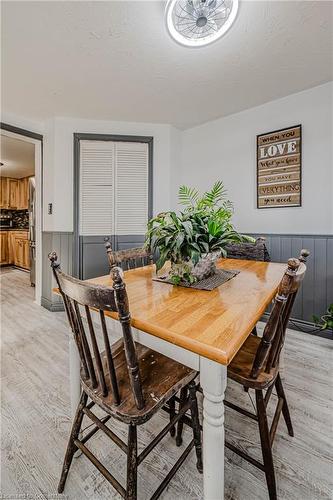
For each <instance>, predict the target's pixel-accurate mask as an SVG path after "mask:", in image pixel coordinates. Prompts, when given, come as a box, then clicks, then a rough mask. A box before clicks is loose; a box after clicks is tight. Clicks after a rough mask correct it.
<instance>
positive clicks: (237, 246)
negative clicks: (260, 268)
mask: <svg viewBox="0 0 333 500" xmlns="http://www.w3.org/2000/svg"><path fill="white" fill-rule="evenodd" d="M265 241H266V238H264V237H263V236H260V237H259V238H257V239H256V241H255V243H229V244H228V245H226V247H225V249H226V251H227V257H228V258H229V259H243V260H245V259H246V260H259V261H263V262H270V260H271V258H270V256H269V253H268V250H267V247H266V244H265Z"/></svg>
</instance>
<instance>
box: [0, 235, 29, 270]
mask: <svg viewBox="0 0 333 500" xmlns="http://www.w3.org/2000/svg"><path fill="white" fill-rule="evenodd" d="M6 264H12V265H14V266H17V267H22V268H23V269H30V252H29V240H28V231H1V232H0V265H6Z"/></svg>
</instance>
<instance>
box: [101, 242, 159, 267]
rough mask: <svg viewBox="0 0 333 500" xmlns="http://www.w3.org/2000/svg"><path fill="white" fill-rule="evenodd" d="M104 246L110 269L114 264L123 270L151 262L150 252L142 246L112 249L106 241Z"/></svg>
mask: <svg viewBox="0 0 333 500" xmlns="http://www.w3.org/2000/svg"><path fill="white" fill-rule="evenodd" d="M105 248H106V252H107V255H108V259H109V264H110V269H112V268H113V267H114V266H118V267H121V268H122V269H123V270H129V269H134V268H136V267H142V266H147V265H149V264H153V256H152V254H151V252H150V251H149V250H148V249H146V248H144V247H140V248H128V249H126V250H117V251H114V250H112V247H111V244H110V243H109V242H108V243H106V244H105Z"/></svg>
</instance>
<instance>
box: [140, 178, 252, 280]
mask: <svg viewBox="0 0 333 500" xmlns="http://www.w3.org/2000/svg"><path fill="white" fill-rule="evenodd" d="M226 195H227V193H226V190H225V188H224V185H223V183H222V182H221V181H218V182H215V184H214V185H213V187H212V189H211V190H210V191H207V192H205V193H203V194H200V193H199V191H198V190H197V189H194V188H190V187H187V186H181V187H180V188H179V193H178V196H179V203H180V204H181V205H182V206H183V207H184V208H183V211H181V212H180V213H179V214H178V215H177V214H176V213H175V212H173V211H171V212H164V213H161V214H159V215H157V216H156V217H154V218H153V219H151V220H150V221H149V223H148V231H147V234H146V246H147V247H149V248H151V250H153V251H155V250H158V251H159V258H158V260H157V262H156V269H157V271H159V270H160V269H161V268H162V267H163V266H164V264H165V262H166V261H168V260H169V261H171V268H172V272H171V278H172V280H173V282H174V283H179V282H181V281H186V282H190V283H192V282H193V281H195V277H194V276H193V274H192V270H193V266H195V265H196V264H197V263H198V262H199V260H200V258H202V257H203V256H204V255H207V254H210V253H212V252H218V253H219V254H221V255H223V256H226V250H225V246H226V245H227V244H228V243H231V242H241V241H251V242H254V241H255V240H254V239H253V238H251V237H248V236H244V235H241V234H239V233H238V232H237V231H236V230H235V229H234V227H233V225H232V223H231V219H232V215H233V206H232V203H231V202H230V201H229V200H228V199H227V198H226Z"/></svg>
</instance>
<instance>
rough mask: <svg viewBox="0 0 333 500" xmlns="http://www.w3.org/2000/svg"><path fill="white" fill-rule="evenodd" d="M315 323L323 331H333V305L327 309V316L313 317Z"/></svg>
mask: <svg viewBox="0 0 333 500" xmlns="http://www.w3.org/2000/svg"><path fill="white" fill-rule="evenodd" d="M312 317H313V321H314V323H315V324H316V325H317V326H318V327H320V329H321V330H332V331H333V304H330V305H329V306H328V308H327V311H326V314H324V315H323V316H321V317H320V318H319V316H316V315H313V316H312Z"/></svg>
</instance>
